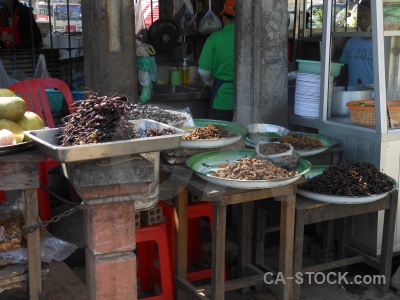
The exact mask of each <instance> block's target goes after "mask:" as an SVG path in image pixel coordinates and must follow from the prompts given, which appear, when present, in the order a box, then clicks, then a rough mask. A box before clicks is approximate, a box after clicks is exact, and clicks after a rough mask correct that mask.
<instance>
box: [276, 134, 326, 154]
mask: <svg viewBox="0 0 400 300" xmlns="http://www.w3.org/2000/svg"><path fill="white" fill-rule="evenodd" d="M280 142H281V143H288V144H291V145H292V146H293V147H294V148H295V149H297V150H310V149H315V148H322V147H324V144H323V143H322V142H321V141H320V140H318V139H316V138H313V137H309V136H307V135H305V134H301V133H288V134H287V135H285V136H284V137H283V138H282V139H281V140H280Z"/></svg>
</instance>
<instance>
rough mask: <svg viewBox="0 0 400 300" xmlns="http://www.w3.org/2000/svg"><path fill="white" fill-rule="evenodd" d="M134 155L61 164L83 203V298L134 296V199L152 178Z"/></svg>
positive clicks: (124, 298) (119, 299)
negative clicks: (84, 288) (84, 257)
mask: <svg viewBox="0 0 400 300" xmlns="http://www.w3.org/2000/svg"><path fill="white" fill-rule="evenodd" d="M155 168H157V170H158V166H155V165H154V164H153V163H151V162H150V161H148V160H147V159H145V158H143V157H142V156H140V155H137V156H132V157H131V156H126V157H115V158H105V159H101V160H95V161H85V162H80V163H77V164H65V165H63V172H64V174H65V176H66V177H67V178H68V179H69V181H70V182H71V184H72V185H73V186H74V188H75V190H76V191H77V193H78V194H79V195H80V196H81V198H82V200H83V202H84V205H85V209H84V224H85V226H84V230H85V241H86V244H87V248H86V266H87V269H86V282H87V287H88V299H89V300H109V299H113V300H136V299H137V278H136V256H135V254H134V252H133V250H134V249H135V248H136V244H135V201H138V200H141V201H143V198H146V195H147V193H148V192H151V186H152V184H153V183H154V182H155V181H156V180H155V176H154V174H155V172H154V169H155Z"/></svg>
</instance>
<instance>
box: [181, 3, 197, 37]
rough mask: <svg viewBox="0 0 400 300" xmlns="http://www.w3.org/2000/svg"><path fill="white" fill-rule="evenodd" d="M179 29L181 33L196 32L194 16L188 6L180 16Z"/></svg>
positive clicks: (192, 33) (191, 33) (193, 33)
mask: <svg viewBox="0 0 400 300" xmlns="http://www.w3.org/2000/svg"><path fill="white" fill-rule="evenodd" d="M179 31H180V33H181V34H182V35H195V34H197V24H196V18H195V17H194V14H193V12H192V11H191V10H190V8H189V7H188V6H186V9H185V12H184V13H183V16H182V17H181V21H180V26H179Z"/></svg>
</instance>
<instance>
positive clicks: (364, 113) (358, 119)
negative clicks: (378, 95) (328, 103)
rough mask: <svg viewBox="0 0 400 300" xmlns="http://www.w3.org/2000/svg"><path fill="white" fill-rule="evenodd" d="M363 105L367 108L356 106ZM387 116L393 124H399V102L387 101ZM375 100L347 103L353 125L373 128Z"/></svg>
mask: <svg viewBox="0 0 400 300" xmlns="http://www.w3.org/2000/svg"><path fill="white" fill-rule="evenodd" d="M359 103H364V104H365V105H367V106H361V105H357V104H359ZM387 103H388V106H389V115H390V119H391V120H392V122H393V123H397V124H400V100H388V101H387ZM374 104H375V100H354V101H350V102H347V103H346V105H347V107H348V108H349V109H350V119H351V121H352V122H353V123H354V124H357V125H362V126H368V127H375V106H374Z"/></svg>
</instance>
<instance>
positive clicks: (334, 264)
mask: <svg viewBox="0 0 400 300" xmlns="http://www.w3.org/2000/svg"><path fill="white" fill-rule="evenodd" d="M362 262H365V259H364V257H363V256H362V255H358V256H353V257H349V258H344V259H338V260H335V261H331V262H327V263H323V264H318V265H314V266H310V267H306V268H302V269H301V271H302V272H303V273H304V272H321V271H325V270H331V269H335V268H340V267H343V266H348V265H353V264H358V263H362Z"/></svg>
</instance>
